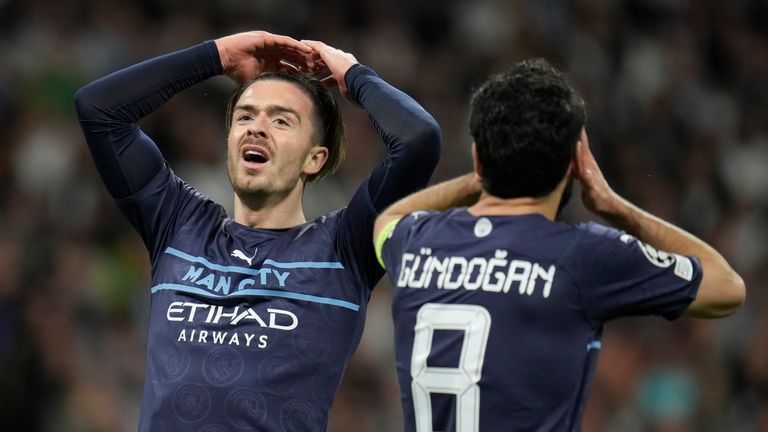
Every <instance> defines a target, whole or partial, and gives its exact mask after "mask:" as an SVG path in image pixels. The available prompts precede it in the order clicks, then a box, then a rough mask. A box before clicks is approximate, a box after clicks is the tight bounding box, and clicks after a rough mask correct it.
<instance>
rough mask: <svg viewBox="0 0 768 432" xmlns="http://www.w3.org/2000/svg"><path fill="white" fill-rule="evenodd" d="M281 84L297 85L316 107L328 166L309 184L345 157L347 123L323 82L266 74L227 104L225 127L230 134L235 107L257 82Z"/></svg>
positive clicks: (311, 78)
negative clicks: (281, 82) (276, 81)
mask: <svg viewBox="0 0 768 432" xmlns="http://www.w3.org/2000/svg"><path fill="white" fill-rule="evenodd" d="M264 80H278V81H285V82H288V83H291V84H294V85H295V86H296V87H298V88H299V89H301V90H302V91H303V92H304V93H305V94H306V95H307V96H308V97H309V99H310V100H311V101H312V105H313V106H314V107H315V115H316V120H317V125H318V128H317V130H316V133H317V134H320V136H318V137H317V138H318V142H319V145H320V146H322V147H325V148H327V149H328V160H327V161H326V162H325V165H323V167H322V168H321V169H320V171H318V172H317V174H313V175H310V176H307V183H309V182H311V181H313V180H318V179H321V178H323V177H325V176H328V175H331V174H333V173H334V172H335V171H336V169H337V168H338V167H339V165H341V162H342V161H343V160H344V155H345V154H346V138H345V137H344V123H343V122H342V119H341V112H340V111H339V106H338V105H337V104H336V99H334V98H333V95H331V92H330V91H329V90H328V88H327V87H326V86H325V84H323V83H322V82H321V81H320V80H318V79H316V78H313V77H311V76H308V75H302V74H295V73H289V72H267V73H263V74H261V75H259V76H257V77H256V78H254V79H253V80H250V81H247V82H245V83H243V84H242V85H240V86H239V87H238V88H237V89H235V92H234V93H233V94H232V97H230V98H229V101H228V102H227V113H226V127H227V133H229V129H230V127H231V126H232V120H233V116H234V114H235V107H236V106H237V102H238V101H239V100H240V97H241V96H242V95H243V93H244V92H245V91H246V90H247V89H248V87H250V86H251V84H253V83H255V82H256V81H264Z"/></svg>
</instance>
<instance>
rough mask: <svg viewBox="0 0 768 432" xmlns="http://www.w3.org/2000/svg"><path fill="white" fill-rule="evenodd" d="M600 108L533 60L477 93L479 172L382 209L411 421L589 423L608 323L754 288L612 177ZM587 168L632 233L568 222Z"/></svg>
mask: <svg viewBox="0 0 768 432" xmlns="http://www.w3.org/2000/svg"><path fill="white" fill-rule="evenodd" d="M584 119H585V115H584V104H583V102H582V100H581V98H580V97H579V96H578V95H577V94H576V92H575V90H573V89H572V88H571V86H570V85H569V84H568V82H567V81H566V79H565V77H564V76H563V75H562V74H561V73H560V72H558V71H556V70H555V69H554V68H552V67H551V66H550V65H549V64H547V63H546V62H545V61H543V60H534V61H526V62H522V63H519V64H517V65H515V66H514V67H512V68H511V69H510V70H509V71H507V72H505V73H503V74H501V75H497V76H495V77H492V78H491V79H490V80H488V81H487V82H486V83H485V84H483V85H482V86H481V87H480V88H479V89H478V90H477V91H476V92H475V94H474V95H473V97H472V101H471V114H470V130H471V133H472V136H473V137H474V139H475V142H474V144H473V146H472V155H473V159H474V166H475V170H474V173H472V174H469V175H465V176H463V177H459V178H456V179H454V180H450V181H448V182H445V183H442V184H439V185H436V186H434V187H430V188H428V189H425V190H424V191H421V192H418V193H416V194H414V195H411V196H409V197H407V198H405V199H403V200H401V201H398V202H397V203H395V204H394V205H393V206H392V207H390V208H388V209H387V210H386V211H385V212H384V213H383V214H382V215H381V216H379V218H378V219H377V220H376V227H375V230H374V231H375V237H374V239H376V240H377V253H380V257H381V259H382V260H383V262H382V264H383V265H385V266H386V268H387V270H388V271H389V274H390V277H391V279H392V283H393V284H394V286H395V293H394V299H393V316H394V321H395V342H396V359H397V372H398V379H399V383H400V390H401V392H402V395H403V398H402V400H403V409H404V413H405V423H406V427H405V429H406V430H407V431H418V432H425V431H429V432H431V431H433V430H455V431H457V432H468V431H496V430H504V431H578V430H580V422H581V415H582V412H583V410H584V406H585V404H586V400H587V393H588V390H589V388H590V382H591V379H592V377H593V375H594V369H595V365H596V361H597V355H598V353H599V352H600V347H601V342H600V337H601V334H602V327H603V324H604V323H606V322H607V321H609V320H611V319H614V318H619V317H622V316H630V315H660V316H663V317H665V318H667V319H675V318H677V317H678V316H680V315H681V314H683V313H688V314H690V315H692V316H697V317H706V318H717V317H723V316H726V315H729V314H731V313H733V312H734V311H735V310H736V309H737V308H738V307H739V306H740V305H741V304H742V302H743V301H744V295H745V288H744V283H743V281H742V279H741V278H740V277H739V275H738V274H736V273H735V272H734V271H733V269H731V267H730V266H729V265H728V263H727V262H726V261H725V259H723V257H722V256H720V254H718V253H717V252H716V251H715V250H714V249H712V247H710V246H709V245H707V244H706V243H704V242H703V241H701V240H699V239H698V238H696V237H694V236H692V235H691V234H688V233H686V232H685V231H683V230H681V229H680V228H677V227H675V226H673V225H671V224H669V223H666V222H664V221H662V220H660V219H658V218H656V217H654V216H652V215H650V214H648V213H646V212H644V211H643V210H640V209H639V208H637V207H635V206H633V205H632V204H630V203H628V202H627V201H626V200H624V199H622V198H621V197H619V196H618V195H617V194H616V193H615V192H614V191H613V190H611V188H610V187H609V186H608V184H607V183H606V181H605V179H604V177H603V175H602V173H601V172H600V168H599V167H598V166H597V163H596V162H595V159H594V157H593V156H592V153H591V152H590V150H589V144H588V142H587V135H586V133H585V132H584V129H583V127H584V121H585V120H584ZM573 179H576V180H578V181H579V182H580V183H581V189H582V201H583V202H584V204H585V205H586V206H587V208H588V209H589V210H591V211H592V212H594V213H596V214H598V215H600V216H601V217H603V218H605V219H606V220H608V221H609V222H611V223H612V224H613V225H615V226H616V227H617V228H618V229H620V230H623V232H622V231H619V230H617V229H614V228H609V227H606V226H603V225H599V224H596V223H589V224H586V225H580V226H571V225H567V224H564V223H560V222H555V221H554V219H555V216H556V214H557V212H558V209H560V208H561V207H562V206H563V205H564V203H565V201H566V199H567V197H566V195H567V191H569V189H570V183H571V181H572V180H573ZM465 205H470V207H468V208H465V207H460V208H451V207H459V206H465ZM417 210H427V211H425V212H416V211H417Z"/></svg>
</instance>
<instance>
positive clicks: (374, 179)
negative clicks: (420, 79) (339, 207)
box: [345, 64, 441, 214]
mask: <svg viewBox="0 0 768 432" xmlns="http://www.w3.org/2000/svg"><path fill="white" fill-rule="evenodd" d="M345 81H346V86H347V89H348V90H349V94H350V97H352V98H353V99H354V100H355V101H357V102H358V103H360V104H361V105H362V106H363V108H365V109H366V111H368V114H369V116H370V118H371V120H372V121H373V124H374V126H375V127H376V130H377V132H378V133H379V135H380V136H381V138H382V140H383V141H384V144H385V146H386V150H387V155H386V157H385V158H384V160H383V161H382V162H381V163H380V164H379V166H377V167H376V169H374V171H373V172H372V173H371V176H370V177H369V179H368V183H367V192H366V193H367V195H368V197H369V202H370V203H371V204H372V205H373V209H372V210H373V211H374V214H376V213H378V212H381V211H382V210H384V209H385V208H387V207H388V206H389V205H391V204H392V203H394V202H395V201H397V200H398V199H400V198H402V197H404V196H407V195H408V194H411V193H414V192H416V191H418V190H420V189H421V188H423V187H425V186H426V185H427V183H429V179H430V177H431V176H432V172H433V171H434V169H435V167H436V166H437V162H438V160H439V159H440V147H441V135H440V126H439V125H438V124H437V122H436V121H435V119H434V118H432V116H431V115H430V114H429V113H428V112H427V111H425V110H424V108H422V107H421V106H420V105H419V104H418V103H417V102H416V101H415V100H413V99H412V98H411V97H410V96H408V95H406V94H405V93H403V92H401V91H400V90H398V89H396V88H394V87H392V86H391V85H389V84H387V83H386V82H384V81H383V80H382V79H381V78H379V77H378V76H377V75H376V73H375V72H373V71H372V70H371V69H369V68H367V67H365V66H361V65H359V64H357V65H354V66H352V68H350V69H349V70H348V71H347V73H346V75H345Z"/></svg>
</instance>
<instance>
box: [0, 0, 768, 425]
mask: <svg viewBox="0 0 768 432" xmlns="http://www.w3.org/2000/svg"><path fill="white" fill-rule="evenodd" d="M766 23H768V3H766V2H765V1H745V0H731V1H714V0H701V1H694V0H690V1H685V0H650V1H640V0H624V1H611V0H582V1H572V2H559V1H553V0H539V1H533V0H531V1H521V0H518V1H506V0H481V1H458V0H457V1H446V0H431V1H413V0H411V1H404V0H403V1H396V0H367V1H353V0H347V1H328V2H323V3H322V4H320V2H313V1H308V0H306V1H286V0H265V1H245V0H222V1H206V2H203V1H200V2H197V1H182V0H165V1H125V0H94V1H42V0H24V1H13V0H0V430H3V431H15V430H23V431H132V430H136V426H137V422H138V411H139V406H140V398H141V391H142V381H143V370H144V352H143V350H144V338H145V332H146V322H147V316H148V311H147V303H148V297H149V292H148V288H149V276H148V271H149V266H148V260H147V255H146V253H145V251H144V248H143V246H142V244H141V242H140V240H139V237H138V236H137V235H136V234H135V233H134V232H133V231H132V229H131V228H130V227H129V225H128V224H127V223H126V222H125V220H124V219H123V218H122V217H121V216H120V215H119V213H118V212H117V211H116V209H115V207H114V205H113V204H112V202H111V201H110V199H109V198H108V196H107V194H106V192H105V190H104V187H103V186H102V184H101V183H100V181H99V179H98V177H97V175H96V171H95V169H94V167H93V164H92V162H91V160H90V155H89V154H88V152H87V150H86V147H85V143H84V140H83V137H82V134H81V132H80V130H79V127H78V124H77V121H76V117H75V114H74V110H73V103H72V96H73V94H74V92H75V91H76V90H77V88H79V87H80V86H82V85H83V84H85V83H87V82H89V81H91V80H93V79H95V78H97V77H100V76H103V75H105V74H107V73H109V72H112V71H114V70H117V69H119V68H122V67H125V66H128V65H130V64H133V63H135V62H138V61H140V60H144V59H147V58H150V57H153V56H156V55H159V54H162V53H166V52H169V51H173V50H176V49H180V48H184V47H187V46H191V45H193V44H196V43H198V42H201V41H203V40H206V39H212V38H215V37H218V36H224V35H227V34H231V33H234V32H237V31H244V30H255V29H259V30H268V31H272V32H275V33H282V34H287V35H290V36H293V37H296V38H312V39H319V40H323V41H325V42H327V43H328V44H330V45H333V46H336V47H338V48H340V49H343V50H345V51H349V52H351V53H353V54H354V55H355V56H356V57H357V59H358V60H359V61H360V62H362V63H364V64H367V65H369V66H371V67H373V68H374V69H375V70H377V71H378V72H379V74H380V75H381V76H382V77H384V78H385V79H386V80H388V81H389V82H391V83H393V84H394V85H396V86H397V87H399V88H401V89H403V90H405V91H406V92H408V93H409V94H411V95H412V96H414V97H415V98H416V99H417V100H418V101H420V102H421V103H422V104H423V105H424V106H425V108H426V109H427V110H428V111H430V112H431V113H432V114H433V115H434V116H435V118H436V119H437V120H438V122H439V123H440V124H441V126H442V128H443V137H444V149H443V155H442V159H441V162H440V165H439V168H438V170H437V172H436V173H435V175H434V177H433V181H439V180H444V179H447V178H449V177H451V176H454V175H458V174H462V173H464V172H467V171H468V170H469V169H470V168H471V164H470V158H469V144H470V143H471V138H470V136H469V134H468V132H467V126H466V123H467V111H466V106H467V99H468V95H469V94H470V92H471V90H472V89H473V88H474V87H476V86H477V85H478V84H479V83H481V82H482V81H483V80H484V79H485V78H486V77H487V76H488V74H489V73H491V72H494V71H500V70H502V69H504V68H505V67H507V66H508V65H511V64H512V63H514V62H516V61H518V60H520V59H523V58H526V57H531V56H542V57H546V58H547V59H549V60H550V61H551V62H553V63H555V64H557V65H558V66H559V67H561V68H562V69H564V70H566V71H567V72H568V74H569V75H570V77H571V78H572V80H573V82H574V83H575V85H576V86H577V88H578V89H579V90H580V91H581V93H582V94H583V95H584V97H585V99H586V100H587V103H588V111H589V121H588V131H589V134H590V141H591V144H592V147H593V150H594V152H595V154H596V157H597V158H598V161H599V162H600V163H601V164H602V167H603V170H604V171H605V173H606V176H607V178H608V180H609V182H610V183H611V185H612V186H613V187H614V188H615V189H616V190H617V191H619V192H620V193H621V194H622V195H624V196H625V197H626V198H628V199H630V200H631V201H633V202H634V203H636V204H638V205H640V206H641V207H643V208H645V209H647V210H649V211H651V212H653V213H655V214H657V215H659V216H661V217H662V218H664V219H666V220H669V221H672V222H674V223H676V224H679V225H681V226H683V227H684V228H686V229H688V230H690V231H691V232H693V233H694V234H696V235H698V236H701V237H702V238H704V239H705V240H707V241H709V242H711V243H712V244H713V245H715V247H717V248H718V249H719V250H720V251H721V252H722V253H723V254H724V255H725V256H726V257H727V258H728V259H729V260H730V261H731V263H732V264H733V266H734V267H735V268H736V270H737V271H738V272H740V274H741V275H742V276H743V277H744V279H745V280H746V282H747V287H748V295H747V302H746V304H745V306H744V308H743V309H741V310H740V311H739V312H738V313H737V314H736V315H735V316H732V317H730V318H728V319H726V320H722V321H696V320H693V319H689V318H682V319H681V320H679V321H678V322H675V323H668V322H666V321H664V320H663V319H660V318H643V319H628V320H620V321H617V322H613V323H610V324H609V325H608V326H607V329H606V333H605V336H604V339H603V350H602V354H601V357H600V360H599V365H598V371H597V377H596V379H595V382H594V387H593V391H592V394H591V399H590V404H589V408H588V410H587V414H586V416H585V421H584V430H585V431H620V432H633V431H658V432H682V431H768V403H767V400H768V319H767V318H766V316H768V313H766V312H767V311H768V304H766V303H768V298H766V295H765V290H766V289H767V288H768V287H766V277H768V252H767V251H766V250H767V249H768V213H767V211H768V124H767V122H768V84H766V78H767V77H768V24H766ZM231 90H232V85H231V83H230V82H229V81H228V80H227V79H225V78H215V79H212V80H210V81H208V82H206V83H205V84H202V85H198V86H196V87H194V88H192V89H190V90H187V91H186V92H184V93H182V94H180V95H178V96H177V97H175V98H174V100H173V101H172V102H171V103H169V104H167V105H166V106H164V107H163V108H162V109H161V110H160V111H159V112H157V113H156V114H154V115H152V116H150V117H149V118H147V119H145V120H144V121H143V122H142V126H143V127H144V128H145V130H147V131H148V133H149V134H150V135H151V136H152V137H154V138H155V139H156V141H158V142H159V143H160V145H161V148H162V150H163V152H164V154H165V156H166V158H167V159H168V160H169V161H170V162H171V164H172V166H173V167H174V169H175V170H176V171H177V173H178V174H180V175H181V176H182V177H183V178H184V179H186V180H187V181H189V182H190V183H192V184H193V185H195V186H196V187H198V188H199V189H200V190H201V191H202V192H204V193H205V194H207V195H209V196H211V197H212V198H214V199H215V200H217V201H219V202H220V203H222V204H223V205H225V206H227V207H230V208H231V203H232V193H231V190H230V188H229V183H228V181H227V177H226V174H225V168H224V155H225V137H226V136H225V132H224V120H223V118H224V106H225V99H226V97H227V96H228V95H229V93H230V91H231ZM344 105H345V107H344V110H345V122H346V126H347V132H348V138H349V142H350V149H349V155H348V159H347V162H346V163H345V164H344V165H343V167H342V168H341V170H340V172H339V173H338V174H337V175H336V176H335V177H333V178H331V179H327V180H324V181H323V182H321V183H320V184H318V185H316V186H313V187H311V188H310V189H309V191H308V194H307V195H308V197H307V199H306V203H305V204H306V205H305V208H306V212H307V216H308V217H312V216H316V215H318V214H321V213H324V212H326V211H328V210H330V209H332V208H336V207H339V206H342V205H344V203H345V202H346V200H347V199H348V197H349V196H350V195H351V193H352V192H353V191H354V189H355V188H356V186H357V185H358V184H359V182H360V181H361V180H362V179H363V178H364V177H365V176H366V175H367V174H368V172H369V171H370V169H371V168H372V167H373V166H374V164H375V163H376V162H378V161H379V160H380V158H381V155H382V147H383V145H382V144H381V142H380V140H379V139H378V137H377V135H376V134H375V132H374V131H373V129H372V127H371V126H370V123H369V121H368V119H367V115H366V114H365V113H364V112H363V111H362V110H360V109H358V108H355V107H353V106H351V105H349V104H346V103H345V104H344ZM574 201H575V202H574V203H572V204H571V206H570V208H569V209H568V212H567V214H566V218H567V219H568V220H570V221H581V220H585V219H587V218H589V217H590V215H589V214H587V213H586V212H585V211H584V210H583V207H581V206H580V204H579V203H578V202H577V201H578V199H575V200H574ZM390 290H391V287H390V285H389V283H388V282H382V283H381V284H380V285H379V287H378V288H377V290H376V292H375V294H374V298H373V301H372V304H371V308H370V313H369V317H368V323H367V330H366V333H365V337H364V340H363V342H362V343H361V345H360V348H359V349H358V351H357V354H356V355H355V357H354V359H353V361H352V362H351V364H350V366H349V369H348V371H347V375H346V378H345V380H344V383H343V386H342V388H341V390H340V392H339V394H338V396H337V398H336V402H335V404H334V408H333V412H332V416H331V426H330V430H331V431H333V432H346V431H350V432H352V431H354V432H379V431H387V432H388V431H396V430H399V429H402V426H401V414H400V406H399V398H398V394H397V391H398V389H397V385H396V381H395V377H394V368H393V352H392V342H391V339H392V330H391V324H390V316H389V297H390Z"/></svg>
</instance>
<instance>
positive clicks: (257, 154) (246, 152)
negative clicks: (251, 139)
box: [242, 146, 269, 165]
mask: <svg viewBox="0 0 768 432" xmlns="http://www.w3.org/2000/svg"><path fill="white" fill-rule="evenodd" d="M242 157H243V160H244V161H245V162H246V163H247V164H249V165H251V164H253V165H261V164H265V163H267V162H269V154H268V153H267V151H266V150H264V149H263V148H261V147H258V146H245V147H243V150H242Z"/></svg>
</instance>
